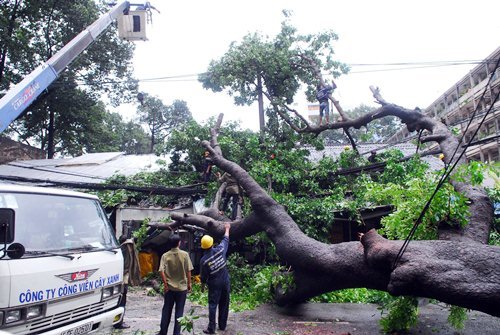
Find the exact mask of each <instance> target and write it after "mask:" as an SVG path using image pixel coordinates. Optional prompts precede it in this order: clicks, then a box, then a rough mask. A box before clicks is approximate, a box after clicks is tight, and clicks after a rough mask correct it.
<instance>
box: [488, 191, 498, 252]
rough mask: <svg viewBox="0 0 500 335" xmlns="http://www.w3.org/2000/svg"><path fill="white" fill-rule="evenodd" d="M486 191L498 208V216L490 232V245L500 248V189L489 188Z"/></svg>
mask: <svg viewBox="0 0 500 335" xmlns="http://www.w3.org/2000/svg"><path fill="white" fill-rule="evenodd" d="M486 191H487V193H488V196H489V197H490V199H491V201H492V202H493V204H496V206H497V207H496V209H495V210H496V212H497V215H496V217H495V219H494V222H493V226H492V228H491V230H490V237H489V240H488V244H489V245H496V246H500V215H498V211H500V187H498V186H497V187H493V188H487V189H486Z"/></svg>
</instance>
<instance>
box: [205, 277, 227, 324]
mask: <svg viewBox="0 0 500 335" xmlns="http://www.w3.org/2000/svg"><path fill="white" fill-rule="evenodd" d="M229 291H230V285H229V282H225V283H217V284H209V285H208V330H209V331H210V332H212V333H214V332H215V314H216V312H217V307H219V318H218V321H219V329H220V330H225V329H226V326H227V317H228V315H229Z"/></svg>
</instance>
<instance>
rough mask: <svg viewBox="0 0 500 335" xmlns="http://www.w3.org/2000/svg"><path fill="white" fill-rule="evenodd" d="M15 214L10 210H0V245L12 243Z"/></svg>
mask: <svg viewBox="0 0 500 335" xmlns="http://www.w3.org/2000/svg"><path fill="white" fill-rule="evenodd" d="M14 226H15V212H14V210H13V209H11V208H0V244H8V243H12V242H14V232H15V229H14Z"/></svg>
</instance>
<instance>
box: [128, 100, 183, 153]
mask: <svg viewBox="0 0 500 335" xmlns="http://www.w3.org/2000/svg"><path fill="white" fill-rule="evenodd" d="M137 111H138V115H139V120H140V122H141V123H143V124H145V125H147V127H148V129H149V134H150V152H153V150H154V146H155V145H156V144H158V143H162V142H163V140H164V139H165V137H167V136H168V135H169V134H170V133H171V132H172V130H173V129H176V128H181V129H182V127H183V126H184V125H186V124H187V123H189V122H190V121H191V120H192V119H193V116H192V115H191V112H190V111H189V108H188V106H187V103H186V102H185V101H182V100H175V101H174V102H173V103H172V105H168V106H167V105H164V104H163V102H162V101H161V100H160V99H159V98H157V97H153V96H150V95H149V94H143V103H141V105H139V107H138V108H137ZM160 150H161V149H160Z"/></svg>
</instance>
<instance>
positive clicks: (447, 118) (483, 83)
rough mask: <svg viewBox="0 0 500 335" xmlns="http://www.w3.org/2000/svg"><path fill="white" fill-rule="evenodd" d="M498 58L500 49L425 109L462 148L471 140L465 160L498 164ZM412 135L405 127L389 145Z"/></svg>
mask: <svg viewBox="0 0 500 335" xmlns="http://www.w3.org/2000/svg"><path fill="white" fill-rule="evenodd" d="M499 59H500V47H499V48H497V49H496V50H495V51H494V52H493V53H492V54H491V55H489V56H488V57H487V58H486V59H485V60H484V61H482V62H481V63H480V64H478V65H477V66H476V67H474V68H473V69H472V70H471V71H470V72H469V73H468V74H467V75H465V76H464V77H463V78H462V79H461V80H460V81H458V82H457V83H455V84H454V85H453V86H451V87H450V88H449V89H448V90H447V91H446V92H444V93H443V94H442V95H441V96H440V97H439V98H437V99H436V100H435V101H434V102H433V103H432V104H431V105H430V106H429V107H427V108H426V109H425V113H426V114H427V115H429V116H432V117H433V118H436V119H440V120H441V121H442V122H444V123H445V124H446V125H448V126H449V127H450V128H455V129H456V130H458V131H459V132H460V135H464V136H463V137H462V145H465V144H467V143H469V142H470V141H471V144H470V145H469V147H468V148H467V151H466V157H467V159H468V160H477V161H482V162H494V161H496V162H497V161H500V102H499V100H498V99H497V96H498V93H499V91H500V69H499V68H498V67H497V63H498V60H499ZM486 114H488V115H487V117H486V119H485V120H484V122H483V124H482V125H481V127H480V129H479V131H478V132H477V134H476V135H475V136H474V133H475V132H476V130H477V129H478V127H479V125H480V122H481V121H482V119H483V117H484V116H485V115H486ZM471 119H472V120H471ZM469 123H470V125H469V127H468V129H467V126H468V124H469ZM466 130H467V132H466V133H465V131H466ZM412 135H414V134H410V133H409V132H408V130H407V129H406V128H405V129H403V130H401V131H399V132H398V133H397V134H395V135H394V136H393V137H391V139H390V140H389V142H392V143H395V142H400V141H403V140H404V139H406V138H408V137H410V136H412Z"/></svg>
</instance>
